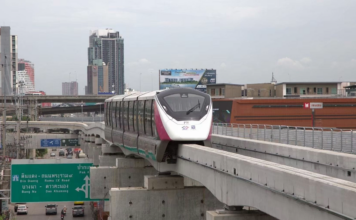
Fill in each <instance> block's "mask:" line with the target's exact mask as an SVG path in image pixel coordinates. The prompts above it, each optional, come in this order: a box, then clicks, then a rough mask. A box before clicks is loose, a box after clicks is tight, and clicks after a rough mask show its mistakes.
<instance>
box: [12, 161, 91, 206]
mask: <svg viewBox="0 0 356 220" xmlns="http://www.w3.org/2000/svg"><path fill="white" fill-rule="evenodd" d="M19 161H20V160H13V161H12V165H11V202H12V203H19V202H64V201H90V183H89V182H90V181H89V180H90V167H91V166H92V165H93V164H92V163H89V160H87V159H78V160H70V159H61V160H60V162H61V163H58V161H57V160H56V159H46V160H35V161H36V162H32V164H31V160H21V161H20V162H19ZM24 161H27V164H25V163H24ZM32 161H33V160H32ZM72 161H73V162H75V163H73V162H72ZM16 163H20V164H16Z"/></svg>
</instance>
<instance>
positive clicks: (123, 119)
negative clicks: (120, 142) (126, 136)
mask: <svg viewBox="0 0 356 220" xmlns="http://www.w3.org/2000/svg"><path fill="white" fill-rule="evenodd" d="M126 106H127V102H125V101H124V102H122V130H123V131H127V125H126V124H127V114H126V112H127V110H126Z"/></svg>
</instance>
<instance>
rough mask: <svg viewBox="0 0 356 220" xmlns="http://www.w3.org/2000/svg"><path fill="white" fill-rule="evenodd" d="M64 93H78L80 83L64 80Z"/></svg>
mask: <svg viewBox="0 0 356 220" xmlns="http://www.w3.org/2000/svg"><path fill="white" fill-rule="evenodd" d="M62 95H78V83H77V82H74V81H73V82H63V83H62Z"/></svg>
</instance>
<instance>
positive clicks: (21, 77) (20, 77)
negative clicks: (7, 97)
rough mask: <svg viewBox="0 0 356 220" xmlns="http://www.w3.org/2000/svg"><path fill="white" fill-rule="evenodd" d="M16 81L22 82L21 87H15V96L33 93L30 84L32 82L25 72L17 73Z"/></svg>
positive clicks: (33, 89)
mask: <svg viewBox="0 0 356 220" xmlns="http://www.w3.org/2000/svg"><path fill="white" fill-rule="evenodd" d="M16 79H17V81H18V83H19V82H21V81H22V82H23V86H22V87H19V86H18V87H17V92H16V94H26V93H28V92H33V91H35V86H34V85H33V83H32V80H31V78H30V76H29V75H28V74H27V71H26V70H23V71H17V75H16Z"/></svg>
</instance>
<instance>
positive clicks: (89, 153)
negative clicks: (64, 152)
mask: <svg viewBox="0 0 356 220" xmlns="http://www.w3.org/2000/svg"><path fill="white" fill-rule="evenodd" d="M87 146H88V148H87V152H86V153H85V154H86V155H87V156H88V158H93V151H94V147H95V144H94V143H90V142H89V143H88V145H87Z"/></svg>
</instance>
